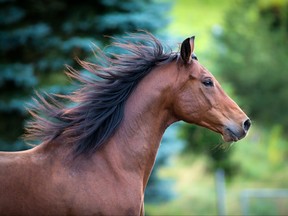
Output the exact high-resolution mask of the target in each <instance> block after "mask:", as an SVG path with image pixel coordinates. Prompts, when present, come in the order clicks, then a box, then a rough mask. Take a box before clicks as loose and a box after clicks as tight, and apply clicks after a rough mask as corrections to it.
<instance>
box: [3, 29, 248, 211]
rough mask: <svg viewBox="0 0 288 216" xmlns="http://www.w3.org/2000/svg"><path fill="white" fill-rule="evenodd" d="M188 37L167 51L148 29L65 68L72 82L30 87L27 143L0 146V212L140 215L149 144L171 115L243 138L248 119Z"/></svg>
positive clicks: (229, 138)
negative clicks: (51, 89)
mask: <svg viewBox="0 0 288 216" xmlns="http://www.w3.org/2000/svg"><path fill="white" fill-rule="evenodd" d="M194 41H195V37H194V36H193V37H189V38H187V39H185V40H184V41H183V42H182V43H181V44H180V46H179V48H180V51H177V52H175V51H172V49H171V48H168V46H164V45H162V43H161V42H160V41H159V40H158V39H157V38H156V37H155V36H153V35H152V34H151V33H149V32H137V33H130V34H128V35H126V37H123V38H122V39H119V40H116V41H114V42H113V43H112V45H111V46H112V47H113V48H115V47H116V48H117V49H120V50H122V51H123V52H121V53H122V54H121V53H120V54H119V53H117V52H115V53H110V54H107V53H106V54H104V52H103V51H101V50H100V49H99V48H98V50H97V51H96V52H95V56H96V59H97V63H91V62H88V61H84V60H80V59H77V61H78V63H79V64H80V65H81V66H82V67H83V68H84V69H85V70H86V73H84V74H83V73H81V72H79V71H78V70H75V69H73V68H72V67H69V66H67V70H66V73H67V74H68V76H69V77H71V78H72V80H76V81H77V82H75V83H76V84H78V89H77V90H75V91H74V92H72V93H71V94H68V95H56V94H48V93H41V94H39V93H36V95H35V96H34V103H33V104H32V105H30V107H29V108H28V110H29V112H30V113H31V115H32V120H30V121H29V122H28V123H27V125H26V132H25V135H24V136H25V139H26V140H27V142H31V141H38V142H39V145H36V146H35V147H34V148H32V149H29V150H25V151H19V152H1V153H0V213H1V215H143V214H144V213H145V212H144V191H145V187H146V184H147V181H148V179H149V176H150V173H151V170H152V168H153V165H154V161H155V157H156V154H157V150H158V148H159V143H160V141H161V138H162V136H163V133H164V131H165V129H166V128H167V127H169V126H170V125H171V124H173V123H174V122H177V121H180V120H182V121H185V122H187V123H191V124H196V125H199V126H202V127H205V128H208V129H210V130H212V131H215V132H217V133H220V134H221V135H222V137H223V140H224V141H225V142H236V141H238V140H240V139H242V138H243V137H245V136H246V134H247V132H248V130H249V127H250V125H251V121H250V120H249V118H248V117H247V115H246V114H245V113H244V112H243V111H242V110H241V109H240V108H239V106H238V105H237V104H236V103H235V102H234V101H233V100H232V99H231V98H230V97H229V96H228V95H227V94H226V93H225V92H224V90H223V89H222V88H221V86H220V84H219V83H218V81H217V80H216V79H215V77H214V76H213V75H212V74H211V73H210V72H209V71H208V70H207V69H206V68H205V67H204V66H202V65H201V64H200V63H199V61H198V59H197V57H196V55H195V54H194Z"/></svg>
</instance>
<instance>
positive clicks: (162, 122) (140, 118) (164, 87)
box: [110, 63, 177, 187]
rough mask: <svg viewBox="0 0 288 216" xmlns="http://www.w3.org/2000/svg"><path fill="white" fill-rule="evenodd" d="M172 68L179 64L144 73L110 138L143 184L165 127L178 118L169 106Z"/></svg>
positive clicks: (127, 165) (126, 166) (173, 74)
mask: <svg viewBox="0 0 288 216" xmlns="http://www.w3.org/2000/svg"><path fill="white" fill-rule="evenodd" d="M173 70H176V65H174V64H172V63H169V65H163V66H160V67H158V68H155V69H154V70H152V71H151V72H150V73H149V74H148V75H147V76H146V77H144V79H143V80H142V81H141V82H140V83H139V84H138V86H137V87H136V89H135V91H134V92H133V93H132V94H131V96H130V97H129V99H128V101H127V102H126V106H125V111H124V119H123V121H122V124H121V125H120V127H119V129H118V131H117V132H116V133H115V135H114V136H113V137H112V139H111V141H110V143H114V145H113V144H112V145H110V146H113V147H112V148H111V151H115V149H117V150H118V152H117V153H116V154H118V155H119V154H120V155H121V156H122V157H121V163H123V166H125V168H126V169H130V171H132V172H137V173H138V174H139V175H140V176H141V178H142V179H143V185H144V187H145V185H146V183H147V181H148V178H149V175H150V172H151V170H152V167H153V165H154V161H155V158H156V154H157V150H158V148H159V144H160V141H161V138H162V136H163V134H164V132H165V130H166V128H167V127H168V126H169V125H170V124H172V123H173V122H175V121H176V120H177V119H176V118H175V117H174V116H173V113H171V109H170V108H171V106H170V104H171V98H172V95H171V93H172V91H171V88H172V87H171V86H172V84H173V82H174V81H175V80H174V78H175V73H173ZM173 77H174V78H173ZM121 163H120V164H121ZM118 165H119V163H118Z"/></svg>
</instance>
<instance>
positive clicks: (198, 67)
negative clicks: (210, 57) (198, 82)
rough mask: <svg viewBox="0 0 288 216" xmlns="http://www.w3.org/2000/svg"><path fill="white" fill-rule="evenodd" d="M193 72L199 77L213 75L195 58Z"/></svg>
mask: <svg viewBox="0 0 288 216" xmlns="http://www.w3.org/2000/svg"><path fill="white" fill-rule="evenodd" d="M192 73H193V74H194V75H195V76H198V77H205V76H211V77H213V75H212V73H211V72H210V71H209V70H208V69H207V68H205V67H204V66H203V65H202V64H200V63H199V62H198V61H196V60H194V62H193V67H192Z"/></svg>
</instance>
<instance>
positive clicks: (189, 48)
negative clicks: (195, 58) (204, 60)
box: [180, 36, 195, 64]
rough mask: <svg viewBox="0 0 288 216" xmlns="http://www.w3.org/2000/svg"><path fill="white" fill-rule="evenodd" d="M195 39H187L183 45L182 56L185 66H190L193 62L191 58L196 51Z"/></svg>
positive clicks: (193, 37)
mask: <svg viewBox="0 0 288 216" xmlns="http://www.w3.org/2000/svg"><path fill="white" fill-rule="evenodd" d="M194 39H195V36H192V37H190V38H186V39H185V40H184V41H183V42H182V44H181V49H180V55H181V58H182V60H183V61H184V64H189V63H190V62H191V60H192V58H191V56H192V53H193V51H194Z"/></svg>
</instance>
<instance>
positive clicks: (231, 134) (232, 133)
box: [226, 128, 241, 142]
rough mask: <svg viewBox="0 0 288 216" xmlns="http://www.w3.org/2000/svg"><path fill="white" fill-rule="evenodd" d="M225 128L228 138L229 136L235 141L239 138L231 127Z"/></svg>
mask: <svg viewBox="0 0 288 216" xmlns="http://www.w3.org/2000/svg"><path fill="white" fill-rule="evenodd" d="M226 130H227V132H228V135H229V136H230V138H231V141H233V142H237V141H238V140H239V139H241V138H239V137H238V136H237V135H236V134H235V133H234V132H233V131H232V130H231V129H229V128H227V129H226Z"/></svg>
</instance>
